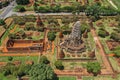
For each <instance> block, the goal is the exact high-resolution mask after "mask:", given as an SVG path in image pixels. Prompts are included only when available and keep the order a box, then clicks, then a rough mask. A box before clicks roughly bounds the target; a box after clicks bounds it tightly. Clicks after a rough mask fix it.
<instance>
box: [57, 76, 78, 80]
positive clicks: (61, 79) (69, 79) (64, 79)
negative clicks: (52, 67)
mask: <svg viewBox="0 0 120 80" xmlns="http://www.w3.org/2000/svg"><path fill="white" fill-rule="evenodd" d="M59 80H77V79H76V77H70V76H68V77H66V76H65V77H59Z"/></svg>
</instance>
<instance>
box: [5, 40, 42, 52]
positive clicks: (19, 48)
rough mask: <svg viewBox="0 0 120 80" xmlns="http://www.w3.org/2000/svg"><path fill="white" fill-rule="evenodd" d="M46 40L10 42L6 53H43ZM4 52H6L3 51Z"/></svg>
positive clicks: (7, 44)
mask: <svg viewBox="0 0 120 80" xmlns="http://www.w3.org/2000/svg"><path fill="white" fill-rule="evenodd" d="M43 50H44V39H40V40H36V41H33V40H8V41H7V43H6V51H5V52H40V51H41V52H42V51H43ZM3 52H4V51H3Z"/></svg>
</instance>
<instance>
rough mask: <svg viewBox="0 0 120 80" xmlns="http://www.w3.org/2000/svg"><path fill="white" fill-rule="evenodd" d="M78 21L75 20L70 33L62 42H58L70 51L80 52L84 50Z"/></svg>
mask: <svg viewBox="0 0 120 80" xmlns="http://www.w3.org/2000/svg"><path fill="white" fill-rule="evenodd" d="M80 26H81V25H80V21H77V22H76V23H75V24H74V25H73V29H72V32H71V34H70V35H68V36H67V37H66V38H65V39H64V40H63V42H61V43H60V47H61V48H62V49H65V50H66V51H67V52H70V53H81V52H83V51H85V45H84V42H83V41H82V34H81V30H80Z"/></svg>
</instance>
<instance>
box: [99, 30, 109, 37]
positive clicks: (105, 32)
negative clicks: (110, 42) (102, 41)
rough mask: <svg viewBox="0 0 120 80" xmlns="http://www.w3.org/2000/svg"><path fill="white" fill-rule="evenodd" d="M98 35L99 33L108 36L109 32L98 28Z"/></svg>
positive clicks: (101, 35)
mask: <svg viewBox="0 0 120 80" xmlns="http://www.w3.org/2000/svg"><path fill="white" fill-rule="evenodd" d="M98 35H99V36H100V37H103V38H105V37H106V36H109V33H108V32H107V31H105V30H99V31H98Z"/></svg>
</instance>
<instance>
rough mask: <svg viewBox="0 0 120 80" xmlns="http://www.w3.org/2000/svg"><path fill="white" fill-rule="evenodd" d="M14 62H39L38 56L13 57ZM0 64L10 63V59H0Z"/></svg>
mask: <svg viewBox="0 0 120 80" xmlns="http://www.w3.org/2000/svg"><path fill="white" fill-rule="evenodd" d="M13 61H21V62H22V63H25V62H26V61H34V63H37V62H38V56H22V57H20V56H19V57H13ZM0 62H8V57H5V56H3V57H0Z"/></svg>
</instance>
